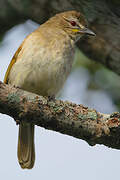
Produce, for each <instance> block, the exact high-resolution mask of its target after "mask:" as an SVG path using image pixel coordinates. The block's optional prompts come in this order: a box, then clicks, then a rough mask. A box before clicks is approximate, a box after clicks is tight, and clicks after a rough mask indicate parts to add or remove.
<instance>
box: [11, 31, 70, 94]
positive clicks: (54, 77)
mask: <svg viewBox="0 0 120 180" xmlns="http://www.w3.org/2000/svg"><path fill="white" fill-rule="evenodd" d="M56 36H57V35H56ZM62 36H64V35H62ZM65 38H66V39H65ZM73 55H74V43H73V42H72V40H71V39H70V38H69V37H68V36H64V38H63V37H62V38H61V37H59V38H58V36H57V37H55V38H52V39H48V41H44V38H43V36H39V38H38V37H37V36H36V35H35V36H34V34H33V35H32V36H30V37H29V38H28V39H27V41H26V42H25V43H24V46H23V48H22V50H21V52H20V53H19V55H18V60H17V62H16V63H15V64H14V65H13V67H12V69H11V71H10V75H9V83H10V84H13V85H15V86H18V87H20V88H22V89H24V90H27V91H30V92H34V93H37V94H39V95H45V96H48V95H49V96H51V95H55V94H57V93H58V91H59V90H60V89H61V87H62V86H63V84H64V82H65V80H66V78H67V77H68V75H69V73H70V71H71V68H72V63H73Z"/></svg>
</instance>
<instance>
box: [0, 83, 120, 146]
mask: <svg viewBox="0 0 120 180" xmlns="http://www.w3.org/2000/svg"><path fill="white" fill-rule="evenodd" d="M0 112H1V113H4V114H7V115H9V116H11V117H13V118H14V119H15V120H16V122H17V123H20V122H21V121H25V122H28V123H33V124H35V125H38V126H41V127H44V128H46V129H49V130H54V131H57V132H60V133H63V134H67V135H71V136H73V137H76V138H79V139H83V140H85V141H86V142H88V143H89V145H91V146H93V145H95V144H104V145H106V146H108V147H112V148H115V149H120V138H119V137H120V113H117V112H116V113H113V114H102V113H100V112H97V111H96V110H94V109H89V108H87V107H84V106H83V105H76V104H73V103H71V102H67V101H65V102H63V101H61V100H56V99H50V98H47V97H46V98H45V97H42V96H38V95H36V94H33V93H30V92H27V91H23V90H21V89H18V88H15V87H12V86H10V85H6V84H4V83H2V82H0Z"/></svg>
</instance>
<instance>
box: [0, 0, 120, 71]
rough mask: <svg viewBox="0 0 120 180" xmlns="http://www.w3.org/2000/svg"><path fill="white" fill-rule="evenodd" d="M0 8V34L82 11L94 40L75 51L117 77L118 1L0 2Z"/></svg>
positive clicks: (119, 41)
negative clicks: (19, 26) (20, 24)
mask: <svg viewBox="0 0 120 180" xmlns="http://www.w3.org/2000/svg"><path fill="white" fill-rule="evenodd" d="M0 7H1V9H0V33H4V32H5V31H7V30H8V29H9V28H11V27H12V26H14V25H16V24H19V23H21V22H23V21H25V20H26V19H32V20H33V21H35V22H38V23H40V24H41V23H43V22H44V21H46V20H47V19H48V18H49V17H50V16H53V15H54V14H56V13H58V12H61V11H65V10H71V9H75V10H78V11H82V12H83V13H84V15H85V16H86V18H87V19H88V21H89V25H90V28H91V29H93V31H94V32H96V34H97V36H96V38H86V39H83V40H82V42H80V41H79V42H78V47H80V48H81V50H82V51H83V52H84V53H85V54H86V55H87V56H89V57H90V58H91V59H94V60H95V61H98V62H100V63H102V64H104V65H105V66H106V67H108V68H109V69H111V70H112V71H114V72H116V73H117V74H120V1H118V0H116V1H114V0H109V1H106V0H100V1H96V0H93V1H90V0H79V1H73V0H64V3H63V1H62V0H59V1H56V0H51V1H48V0H44V1H43V0H34V1H31V0H26V1H25V0H24V1H23V0H17V3H16V0H9V1H8V0H0ZM31 12H32V13H31Z"/></svg>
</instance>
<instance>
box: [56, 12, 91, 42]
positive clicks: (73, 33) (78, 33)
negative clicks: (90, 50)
mask: <svg viewBox="0 0 120 180" xmlns="http://www.w3.org/2000/svg"><path fill="white" fill-rule="evenodd" d="M54 17H55V18H56V21H57V24H59V25H60V26H61V28H62V29H63V30H64V31H65V32H66V33H67V34H68V35H69V36H70V37H71V38H72V39H74V40H75V41H77V40H78V39H79V38H80V37H82V36H83V35H91V36H95V33H94V32H92V31H91V30H90V29H88V23H87V20H86V18H85V17H84V16H83V14H81V13H80V12H77V11H66V12H63V13H59V14H57V15H56V16H54Z"/></svg>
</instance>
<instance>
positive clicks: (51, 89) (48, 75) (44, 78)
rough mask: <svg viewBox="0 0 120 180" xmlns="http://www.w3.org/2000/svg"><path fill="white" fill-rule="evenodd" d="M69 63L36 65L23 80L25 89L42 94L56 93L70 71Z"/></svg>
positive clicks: (51, 94)
mask: <svg viewBox="0 0 120 180" xmlns="http://www.w3.org/2000/svg"><path fill="white" fill-rule="evenodd" d="M71 67H72V63H71V65H70V64H69V65H68V64H66V63H64V62H63V63H61V62H52V63H48V64H45V66H42V67H41V65H40V67H39V66H36V68H35V70H33V71H32V72H31V73H30V74H29V76H28V77H27V78H26V81H25V89H26V90H28V91H31V92H34V93H36V94H39V95H43V96H53V95H56V94H57V93H58V92H59V90H60V89H61V88H62V86H63V85H64V82H65V80H66V78H67V76H68V75H69V73H70V70H71Z"/></svg>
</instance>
